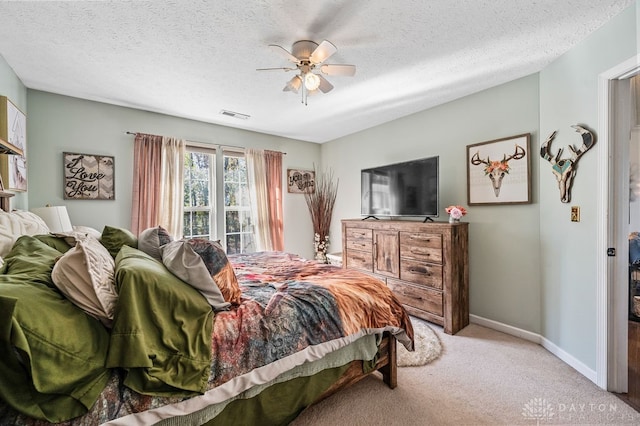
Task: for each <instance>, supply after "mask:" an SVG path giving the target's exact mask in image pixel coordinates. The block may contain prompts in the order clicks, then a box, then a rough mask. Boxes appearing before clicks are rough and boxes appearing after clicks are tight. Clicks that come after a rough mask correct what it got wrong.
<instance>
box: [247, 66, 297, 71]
mask: <svg viewBox="0 0 640 426" xmlns="http://www.w3.org/2000/svg"><path fill="white" fill-rule="evenodd" d="M297 69H298V68H287V67H277V68H256V71H295V70H297Z"/></svg>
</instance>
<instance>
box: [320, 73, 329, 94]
mask: <svg viewBox="0 0 640 426" xmlns="http://www.w3.org/2000/svg"><path fill="white" fill-rule="evenodd" d="M316 75H317V76H318V77H319V78H320V86H318V89H319V90H320V91H321V92H322V93H327V92H330V91H332V90H333V84H331V83H329V81H328V80H327V79H326V78H324V77H323V76H321V75H318V74H316Z"/></svg>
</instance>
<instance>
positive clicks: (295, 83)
mask: <svg viewBox="0 0 640 426" xmlns="http://www.w3.org/2000/svg"><path fill="white" fill-rule="evenodd" d="M300 86H302V79H301V78H300V76H299V75H296V76H294V77H293V78H292V79H291V80H289V82H288V83H287V85H286V86H284V89H282V91H283V92H293V93H298V90H299V89H300Z"/></svg>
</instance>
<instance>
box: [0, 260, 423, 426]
mask: <svg viewBox="0 0 640 426" xmlns="http://www.w3.org/2000/svg"><path fill="white" fill-rule="evenodd" d="M229 260H230V262H231V263H232V265H233V267H234V269H235V272H236V275H237V277H238V281H239V282H240V285H241V288H242V303H241V304H240V305H239V306H237V307H234V308H232V309H230V310H228V311H223V312H218V313H216V315H215V318H214V320H213V321H214V323H213V333H212V339H211V354H212V363H211V369H210V375H209V380H208V384H207V389H208V391H207V393H206V394H209V393H211V394H213V393H214V392H216V391H217V389H219V388H220V389H226V392H227V393H225V394H224V395H223V396H220V397H214V399H216V398H218V399H220V400H224V399H225V398H228V397H229V396H230V395H231V396H232V394H233V393H234V392H236V393H237V392H240V391H242V390H243V389H246V388H247V387H250V386H253V385H255V384H257V382H259V381H260V380H262V379H260V378H256V377H253V376H256V374H255V372H256V371H260V370H259V369H260V368H263V369H264V368H268V367H266V366H270V365H274V366H278V367H277V368H279V369H286V368H288V367H287V365H288V364H287V363H286V362H284V361H287V360H290V359H297V358H296V357H297V356H299V355H298V354H300V353H303V352H304V353H305V357H304V359H305V360H306V361H309V360H313V357H314V356H316V357H321V356H322V354H326V353H327V352H328V351H332V350H334V349H336V348H338V347H340V346H345V345H347V344H348V343H350V342H351V341H353V340H354V339H355V337H356V336H361V335H366V334H373V333H379V332H381V331H382V330H388V331H391V332H392V333H394V334H395V335H396V337H397V339H398V340H399V341H400V343H402V344H404V345H405V346H406V347H407V349H410V350H412V349H413V330H412V327H411V321H410V320H409V317H408V315H407V313H406V312H405V311H404V309H403V308H402V306H401V305H400V303H399V302H398V301H397V300H396V299H395V297H394V296H393V294H392V293H391V291H390V290H389V289H388V288H387V287H386V285H384V283H382V282H380V281H378V280H376V279H374V278H372V277H370V276H368V275H366V274H362V273H359V272H356V271H351V270H347V269H342V268H339V267H336V266H332V265H325V264H319V263H317V262H315V261H307V260H304V259H302V258H300V257H298V256H295V255H291V254H287V253H280V252H262V253H254V254H241V255H231V256H229ZM336 342H338V343H336ZM324 345H332V346H331V347H330V348H329V346H327V347H325V346H324ZM312 349H313V350H312ZM316 349H317V354H319V355H313V354H314V353H316ZM274 368H276V367H274ZM267 371H268V370H267ZM252 372H253V374H252ZM279 373H280V371H274V372H273V373H269V374H270V375H277V374H279ZM125 374H126V373H125V371H123V370H122V369H113V370H112V374H111V377H110V379H109V381H108V383H107V386H106V387H105V389H104V390H103V392H102V393H101V395H100V397H99V399H98V400H97V401H96V403H95V405H94V406H93V407H92V408H91V410H90V411H89V412H88V413H87V414H86V415H84V416H82V417H79V418H76V419H72V420H70V421H67V422H63V423H59V424H62V425H79V424H101V423H104V422H106V421H109V420H111V419H115V418H119V417H123V416H126V415H128V414H130V413H136V412H142V411H146V410H150V409H153V408H156V407H161V406H165V405H167V404H176V403H179V402H181V401H184V400H187V399H189V398H190V397H185V396H180V397H160V396H150V395H141V394H139V393H136V392H134V391H132V390H131V389H129V388H127V387H126V386H124V385H123V384H122V383H123V380H124V376H125ZM248 377H251V379H248ZM239 379H242V380H239ZM264 380H267V379H264ZM223 385H224V386H223ZM221 391H222V390H221ZM0 420H2V421H3V422H8V423H10V424H16V425H19V424H29V425H39V424H47V423H46V422H41V421H35V420H33V419H30V418H28V417H26V416H23V415H21V414H19V413H16V412H14V411H13V410H12V409H11V408H9V407H8V406H6V405H5V404H3V403H2V401H0Z"/></svg>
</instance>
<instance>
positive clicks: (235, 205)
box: [183, 146, 255, 253]
mask: <svg viewBox="0 0 640 426" xmlns="http://www.w3.org/2000/svg"><path fill="white" fill-rule="evenodd" d="M184 161H185V163H184V165H185V167H184V230H183V233H184V237H185V238H206V239H209V240H221V241H223V244H224V245H225V246H226V251H227V253H250V252H254V251H255V240H254V236H253V220H252V218H251V208H250V205H249V190H248V187H247V163H246V160H245V158H244V155H243V154H242V153H235V152H233V153H232V152H224V153H223V155H222V158H219V156H216V151H215V150H212V149H208V148H199V147H193V146H187V152H186V154H185V159H184ZM218 182H220V184H218ZM220 205H221V206H223V207H224V208H223V210H222V211H218V209H216V206H220ZM218 229H224V235H222V236H218V232H217V230H218Z"/></svg>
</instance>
